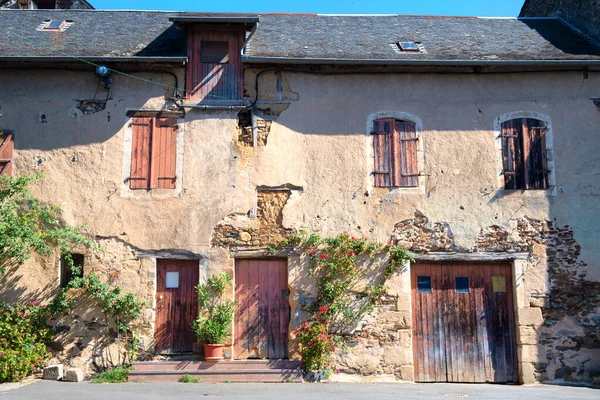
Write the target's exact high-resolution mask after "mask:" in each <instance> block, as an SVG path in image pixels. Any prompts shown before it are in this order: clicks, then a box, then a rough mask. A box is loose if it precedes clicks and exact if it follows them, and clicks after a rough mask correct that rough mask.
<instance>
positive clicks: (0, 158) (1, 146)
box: [0, 132, 15, 175]
mask: <svg viewBox="0 0 600 400" xmlns="http://www.w3.org/2000/svg"><path fill="white" fill-rule="evenodd" d="M14 150H15V142H14V136H13V134H12V133H10V132H4V133H2V134H0V174H2V175H12V171H13V168H12V165H13V162H12V159H13V152H14Z"/></svg>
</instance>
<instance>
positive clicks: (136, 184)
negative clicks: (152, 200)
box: [129, 118, 153, 189]
mask: <svg viewBox="0 0 600 400" xmlns="http://www.w3.org/2000/svg"><path fill="white" fill-rule="evenodd" d="M152 124H153V119H152V118H132V149H131V150H132V151H131V172H130V174H129V187H130V188H131V189H149V188H150V164H151V160H150V154H151V153H150V151H151V150H150V145H151V134H152V133H151V132H152V131H151V129H152V128H151V127H152Z"/></svg>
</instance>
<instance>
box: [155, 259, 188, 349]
mask: <svg viewBox="0 0 600 400" xmlns="http://www.w3.org/2000/svg"><path fill="white" fill-rule="evenodd" d="M198 268H199V266H198V260H158V261H157V275H158V279H157V290H156V324H155V328H154V345H155V351H156V352H157V353H164V354H172V353H188V352H192V351H193V350H194V349H193V345H194V343H195V342H196V338H195V337H194V334H193V333H192V327H191V324H192V321H193V320H194V319H195V318H196V317H197V316H198V297H197V294H196V291H195V289H194V286H196V285H197V284H198Z"/></svg>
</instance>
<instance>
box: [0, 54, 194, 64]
mask: <svg viewBox="0 0 600 400" xmlns="http://www.w3.org/2000/svg"><path fill="white" fill-rule="evenodd" d="M187 60H188V58H187V57H75V56H73V57H67V56H0V61H10V62H20V61H46V62H74V61H80V62H140V63H153V62H157V63H160V62H166V63H184V62H187Z"/></svg>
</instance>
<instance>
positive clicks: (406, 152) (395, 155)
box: [371, 118, 419, 187]
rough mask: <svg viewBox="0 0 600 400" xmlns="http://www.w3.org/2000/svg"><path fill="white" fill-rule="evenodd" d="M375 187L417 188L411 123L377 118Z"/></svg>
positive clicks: (416, 166)
mask: <svg viewBox="0 0 600 400" xmlns="http://www.w3.org/2000/svg"><path fill="white" fill-rule="evenodd" d="M371 135H372V136H373V153H374V159H375V169H374V171H373V174H374V176H375V182H374V184H375V186H376V187H417V186H419V179H418V178H419V170H418V161H417V147H418V146H417V143H418V140H419V139H418V137H417V129H416V124H415V122H413V121H408V120H402V119H395V118H380V119H376V120H374V121H373V131H372V132H371Z"/></svg>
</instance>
